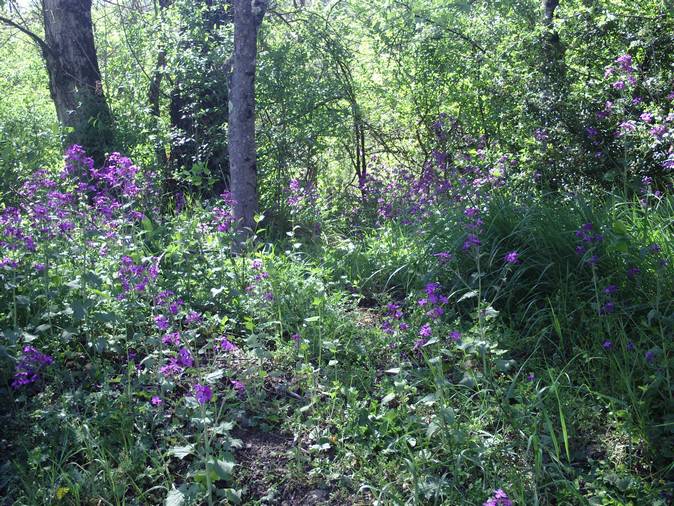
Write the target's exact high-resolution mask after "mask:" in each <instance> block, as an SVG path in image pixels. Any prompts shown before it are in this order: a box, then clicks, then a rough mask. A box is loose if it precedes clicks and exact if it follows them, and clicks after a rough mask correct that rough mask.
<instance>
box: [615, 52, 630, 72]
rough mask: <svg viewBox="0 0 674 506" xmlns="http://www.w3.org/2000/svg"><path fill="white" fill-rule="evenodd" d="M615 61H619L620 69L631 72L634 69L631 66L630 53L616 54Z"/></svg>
mask: <svg viewBox="0 0 674 506" xmlns="http://www.w3.org/2000/svg"><path fill="white" fill-rule="evenodd" d="M615 62H616V63H619V64H620V67H621V69H622V70H624V71H625V72H632V71H633V70H634V69H633V68H632V55H630V54H628V53H625V54H623V55H620V56H618V58H616V59H615Z"/></svg>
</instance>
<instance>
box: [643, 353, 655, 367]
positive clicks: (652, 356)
mask: <svg viewBox="0 0 674 506" xmlns="http://www.w3.org/2000/svg"><path fill="white" fill-rule="evenodd" d="M644 358H645V359H646V362H648V363H649V364H652V363H653V361H654V360H655V352H654V351H653V350H648V351H647V352H646V353H644Z"/></svg>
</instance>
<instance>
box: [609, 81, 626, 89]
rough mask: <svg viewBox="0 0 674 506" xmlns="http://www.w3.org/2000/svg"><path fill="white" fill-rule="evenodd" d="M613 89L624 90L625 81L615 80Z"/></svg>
mask: <svg viewBox="0 0 674 506" xmlns="http://www.w3.org/2000/svg"><path fill="white" fill-rule="evenodd" d="M612 86H613V89H614V90H624V89H625V81H616V82H614V83H613V85H612Z"/></svg>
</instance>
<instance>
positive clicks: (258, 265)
mask: <svg viewBox="0 0 674 506" xmlns="http://www.w3.org/2000/svg"><path fill="white" fill-rule="evenodd" d="M251 267H252V268H253V269H255V270H256V271H259V270H260V269H262V260H260V259H258V258H256V259H255V260H253V261H252V262H251Z"/></svg>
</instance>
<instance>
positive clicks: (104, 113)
mask: <svg viewBox="0 0 674 506" xmlns="http://www.w3.org/2000/svg"><path fill="white" fill-rule="evenodd" d="M42 10H43V15H44V31H45V42H46V46H47V48H48V49H43V55H44V58H45V61H46V64H47V71H48V73H49V89H50V92H51V97H52V99H53V101H54V105H55V106H56V115H57V117H58V119H59V121H60V122H61V124H63V125H64V126H65V127H67V128H69V129H70V132H68V133H67V135H66V142H67V143H68V144H80V145H82V146H83V147H85V148H86V150H87V152H88V153H89V154H90V156H92V157H93V158H94V160H96V161H97V162H98V163H101V162H102V161H103V160H104V158H105V154H106V152H107V151H109V150H110V149H111V148H112V146H113V130H112V115H111V113H110V109H109V107H108V103H107V101H106V100H105V96H104V95H103V87H102V83H101V71H100V69H99V67H98V58H97V56H96V48H95V46H94V32H93V24H92V21H91V0H42Z"/></svg>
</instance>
